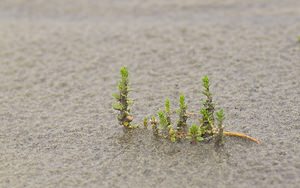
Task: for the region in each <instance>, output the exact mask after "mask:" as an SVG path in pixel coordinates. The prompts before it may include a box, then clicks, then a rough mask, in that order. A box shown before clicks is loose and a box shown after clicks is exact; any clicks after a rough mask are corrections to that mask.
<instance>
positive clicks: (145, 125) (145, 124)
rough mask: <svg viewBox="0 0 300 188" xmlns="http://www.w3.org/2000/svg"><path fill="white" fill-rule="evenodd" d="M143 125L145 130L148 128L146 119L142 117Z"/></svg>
mask: <svg viewBox="0 0 300 188" xmlns="http://www.w3.org/2000/svg"><path fill="white" fill-rule="evenodd" d="M143 125H144V127H145V128H147V127H148V117H144V120H143Z"/></svg>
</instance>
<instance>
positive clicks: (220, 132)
mask: <svg viewBox="0 0 300 188" xmlns="http://www.w3.org/2000/svg"><path fill="white" fill-rule="evenodd" d="M216 116H217V121H218V129H217V130H218V131H217V133H216V134H217V135H216V145H218V146H221V145H223V144H224V127H223V121H224V119H225V115H224V111H223V109H221V110H219V111H218V112H217V113H216Z"/></svg>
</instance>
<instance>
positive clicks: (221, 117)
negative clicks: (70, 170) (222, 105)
mask: <svg viewBox="0 0 300 188" xmlns="http://www.w3.org/2000/svg"><path fill="white" fill-rule="evenodd" d="M216 116H217V120H218V121H219V122H222V121H223V120H224V119H225V115H224V110H223V109H221V110H219V111H218V112H216Z"/></svg>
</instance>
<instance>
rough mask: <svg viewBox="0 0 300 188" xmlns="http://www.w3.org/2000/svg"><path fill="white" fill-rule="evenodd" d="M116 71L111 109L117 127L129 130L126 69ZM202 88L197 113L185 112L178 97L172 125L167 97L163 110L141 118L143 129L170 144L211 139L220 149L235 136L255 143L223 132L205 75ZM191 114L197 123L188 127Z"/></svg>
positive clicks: (219, 112) (180, 98) (181, 100)
mask: <svg viewBox="0 0 300 188" xmlns="http://www.w3.org/2000/svg"><path fill="white" fill-rule="evenodd" d="M120 72H121V80H120V82H119V84H118V88H119V93H117V94H114V98H115V99H116V103H114V105H113V108H114V109H115V110H117V111H119V115H118V121H119V124H120V125H123V126H124V127H125V128H132V126H131V125H130V122H131V121H132V119H133V117H132V115H131V114H130V109H129V105H130V104H131V103H132V102H131V100H130V99H128V92H129V89H128V71H127V68H125V67H122V68H121V71H120ZM202 86H203V91H202V93H203V95H204V96H205V99H204V100H203V102H202V107H201V109H200V112H199V114H194V113H190V112H188V111H187V104H186V102H185V96H184V95H183V94H181V95H180V96H179V108H178V109H177V110H176V111H175V112H177V114H178V118H177V121H176V123H174V122H173V121H172V118H171V115H172V114H173V113H172V112H173V111H172V110H171V102H170V100H169V99H168V98H167V99H166V100H165V105H164V110H159V111H158V112H157V116H155V115H153V116H152V117H151V119H150V120H148V117H145V118H144V120H143V125H144V127H145V128H147V127H148V122H149V123H150V125H151V127H152V131H153V134H154V135H155V136H158V137H162V138H168V139H170V140H171V141H172V142H176V141H180V140H184V139H189V140H190V142H191V143H193V144H195V143H197V142H201V141H209V140H212V139H213V140H215V144H216V145H217V146H222V145H223V144H224V136H235V137H240V138H245V139H249V140H251V141H254V142H256V143H259V141H258V140H256V139H255V138H252V137H250V136H247V135H245V134H243V133H236V132H227V131H224V126H223V121H224V119H225V115H224V111H223V109H220V110H219V111H217V112H215V105H214V103H213V98H212V93H211V91H210V81H209V78H208V76H204V77H203V78H202ZM192 115H196V119H197V122H198V123H192V124H191V125H189V123H188V118H190V117H192ZM215 117H216V118H215Z"/></svg>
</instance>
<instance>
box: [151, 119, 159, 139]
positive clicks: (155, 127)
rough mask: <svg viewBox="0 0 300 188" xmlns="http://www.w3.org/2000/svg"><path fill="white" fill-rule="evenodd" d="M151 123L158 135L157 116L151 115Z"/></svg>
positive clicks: (154, 132) (155, 133)
mask: <svg viewBox="0 0 300 188" xmlns="http://www.w3.org/2000/svg"><path fill="white" fill-rule="evenodd" d="M150 124H151V127H152V131H153V134H154V135H156V136H157V135H158V126H157V125H158V122H157V120H156V118H155V116H152V117H151V120H150Z"/></svg>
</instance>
